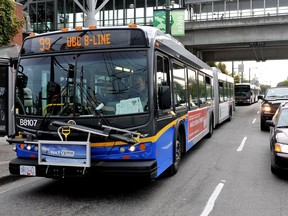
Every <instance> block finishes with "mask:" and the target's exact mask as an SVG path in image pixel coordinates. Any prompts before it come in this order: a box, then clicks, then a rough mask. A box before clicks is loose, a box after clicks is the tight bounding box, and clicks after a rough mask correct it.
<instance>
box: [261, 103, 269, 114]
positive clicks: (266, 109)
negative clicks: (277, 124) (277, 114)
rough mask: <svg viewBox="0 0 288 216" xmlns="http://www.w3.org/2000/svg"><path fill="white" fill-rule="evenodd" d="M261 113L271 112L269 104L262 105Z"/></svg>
mask: <svg viewBox="0 0 288 216" xmlns="http://www.w3.org/2000/svg"><path fill="white" fill-rule="evenodd" d="M262 111H263V112H270V111H271V107H270V105H269V104H263V105H262Z"/></svg>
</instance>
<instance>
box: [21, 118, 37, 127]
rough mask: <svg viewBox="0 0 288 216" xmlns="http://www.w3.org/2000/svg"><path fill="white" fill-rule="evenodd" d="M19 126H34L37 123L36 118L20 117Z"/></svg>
mask: <svg viewBox="0 0 288 216" xmlns="http://www.w3.org/2000/svg"><path fill="white" fill-rule="evenodd" d="M20 125H21V126H30V127H35V126H36V125H37V120H35V119H20Z"/></svg>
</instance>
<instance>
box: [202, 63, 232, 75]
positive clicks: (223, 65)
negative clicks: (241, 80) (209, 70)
mask: <svg viewBox="0 0 288 216" xmlns="http://www.w3.org/2000/svg"><path fill="white" fill-rule="evenodd" d="M207 64H208V65H209V66H210V67H216V68H218V69H219V70H220V71H221V72H222V73H224V74H227V75H228V70H227V68H226V65H225V64H224V63H222V62H218V63H216V62H207Z"/></svg>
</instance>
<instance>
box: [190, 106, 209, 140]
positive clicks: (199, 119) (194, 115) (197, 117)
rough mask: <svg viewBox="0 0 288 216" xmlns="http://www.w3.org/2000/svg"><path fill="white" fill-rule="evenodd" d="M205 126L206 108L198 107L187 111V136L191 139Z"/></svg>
mask: <svg viewBox="0 0 288 216" xmlns="http://www.w3.org/2000/svg"><path fill="white" fill-rule="evenodd" d="M206 128H207V110H206V109H200V110H196V111H192V112H189V113H188V131H189V134H188V138H189V140H191V139H193V138H194V137H196V136H197V135H199V134H200V133H201V132H202V131H204V130H205V129H206Z"/></svg>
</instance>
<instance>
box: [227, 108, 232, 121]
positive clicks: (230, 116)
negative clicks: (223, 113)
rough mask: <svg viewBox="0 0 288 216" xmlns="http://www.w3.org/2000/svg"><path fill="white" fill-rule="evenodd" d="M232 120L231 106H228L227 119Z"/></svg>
mask: <svg viewBox="0 0 288 216" xmlns="http://www.w3.org/2000/svg"><path fill="white" fill-rule="evenodd" d="M231 120H232V107H230V109H229V117H228V121H229V122H230V121H231Z"/></svg>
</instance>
